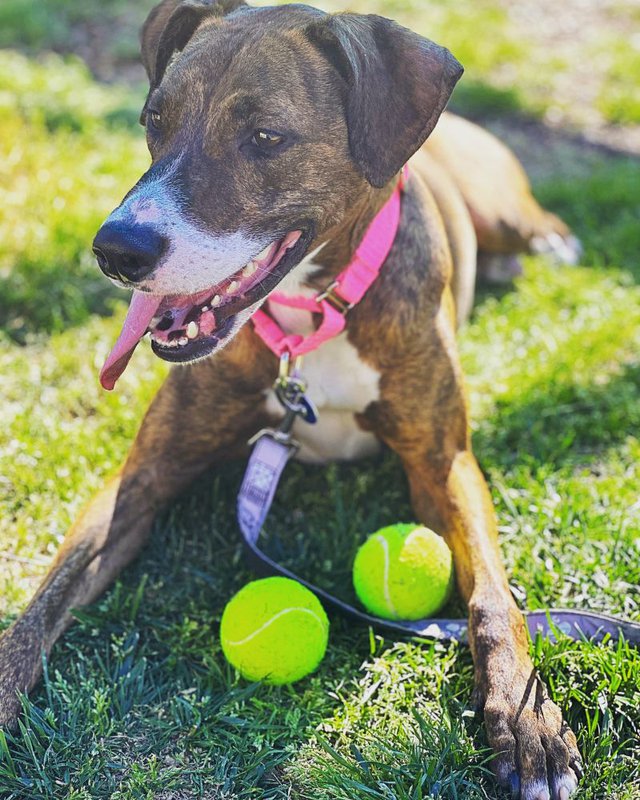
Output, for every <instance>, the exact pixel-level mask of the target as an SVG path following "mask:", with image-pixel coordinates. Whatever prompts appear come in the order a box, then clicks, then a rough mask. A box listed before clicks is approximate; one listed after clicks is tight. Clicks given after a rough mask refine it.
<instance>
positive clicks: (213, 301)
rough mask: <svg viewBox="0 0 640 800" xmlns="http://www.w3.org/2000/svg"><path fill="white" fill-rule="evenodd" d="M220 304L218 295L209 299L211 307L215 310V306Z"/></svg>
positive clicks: (220, 300) (220, 299)
mask: <svg viewBox="0 0 640 800" xmlns="http://www.w3.org/2000/svg"><path fill="white" fill-rule="evenodd" d="M221 302H222V298H221V297H220V295H219V294H217V295H215V296H214V297H212V298H211V306H212V307H213V308H215V307H216V306H219V305H220V303H221Z"/></svg>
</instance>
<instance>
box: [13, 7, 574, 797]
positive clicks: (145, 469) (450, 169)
mask: <svg viewBox="0 0 640 800" xmlns="http://www.w3.org/2000/svg"><path fill="white" fill-rule="evenodd" d="M141 45H142V59H143V62H144V65H145V68H146V71H147V74H148V77H149V83H150V88H149V94H148V97H147V99H146V102H145V104H144V109H143V112H142V119H141V121H142V123H143V124H144V125H145V128H146V135H147V141H148V145H149V149H150V152H151V156H152V164H151V166H150V168H149V170H148V171H147V172H146V173H145V174H144V175H143V176H142V178H141V179H140V181H139V182H138V183H137V184H136V185H135V186H134V187H133V188H132V189H131V191H130V192H129V193H128V194H127V195H126V197H125V198H124V200H123V201H122V203H121V204H120V206H118V208H117V209H116V210H115V211H113V213H112V214H111V215H110V216H109V218H108V219H107V220H106V221H105V223H104V224H103V225H102V227H101V228H100V230H99V231H98V233H97V235H96V238H95V241H94V250H95V254H96V257H97V261H98V265H99V267H100V268H101V269H102V271H103V272H104V273H105V274H106V275H107V276H108V277H109V278H111V279H112V280H113V281H114V282H115V283H116V284H118V285H120V286H125V287H126V288H128V289H133V299H132V302H131V307H130V310H129V313H128V315H127V318H126V320H125V323H124V326H123V331H122V334H121V336H120V338H119V339H118V342H117V343H116V346H115V347H114V350H113V351H112V353H111V354H110V355H109V357H108V359H107V362H106V364H105V367H104V368H103V370H102V373H101V381H102V384H103V386H105V387H106V388H108V389H111V388H113V386H114V385H115V383H116V381H117V379H118V378H119V376H120V375H121V373H122V372H123V370H124V369H125V368H126V366H127V363H128V361H129V359H130V358H131V355H132V353H133V351H134V349H135V347H136V345H137V344H138V341H139V340H140V339H141V338H142V336H143V335H144V334H145V332H147V331H149V332H150V334H151V346H152V348H153V350H154V352H155V353H156V354H157V355H158V356H159V357H160V358H163V359H165V360H166V361H170V362H174V363H177V364H187V363H190V366H189V367H187V368H176V369H174V370H172V371H171V372H170V374H169V376H168V378H167V379H166V381H165V383H164V385H163V386H162V388H161V389H160V391H159V393H158V394H157V396H156V397H155V399H154V401H153V402H152V404H151V406H150V408H149V410H148V412H147V414H146V417H145V419H144V421H143V423H142V426H141V428H140V431H139V433H138V435H137V437H136V439H135V442H134V443H133V446H132V448H131V451H130V453H129V455H128V458H127V460H126V463H125V464H124V465H123V467H122V468H121V470H120V472H119V473H118V474H117V476H116V477H114V478H113V479H112V480H111V482H110V483H108V485H107V486H106V487H105V488H104V489H103V490H102V491H101V492H100V493H99V494H98V495H97V496H96V497H95V498H94V499H93V500H92V502H91V503H90V504H89V505H88V507H87V508H86V510H85V511H84V512H83V514H82V515H81V516H80V518H79V519H78V520H77V521H76V523H75V524H74V525H73V527H72V528H71V530H70V532H69V533H68V535H67V537H66V539H65V541H64V543H63V545H62V547H61V549H60V551H59V553H58V555H57V557H56V559H55V561H54V563H53V565H52V567H51V570H50V572H49V573H48V575H47V576H46V578H45V580H44V581H43V583H42V585H41V586H40V588H39V589H38V591H37V593H36V595H35V596H34V598H33V600H32V601H31V602H30V604H29V605H28V607H27V608H26V610H25V611H24V613H23V614H22V615H21V616H20V617H19V618H18V619H17V620H16V621H15V622H14V624H13V625H12V626H11V627H10V628H9V629H8V630H7V631H5V633H4V634H3V636H2V639H1V640H0V722H2V723H4V724H11V723H12V722H13V721H14V720H15V718H16V716H17V713H18V709H19V703H18V699H17V696H16V692H17V690H23V691H25V690H28V689H30V688H31V687H32V686H33V685H34V684H35V683H36V681H37V680H38V678H39V676H40V673H41V653H42V652H43V651H44V652H46V653H48V652H49V651H50V649H51V647H52V645H53V643H54V642H55V641H56V639H57V638H58V637H59V636H60V635H61V634H62V632H63V631H64V630H65V629H66V628H67V626H68V625H69V624H70V623H71V621H72V616H71V610H72V609H73V608H74V607H80V606H83V605H86V604H88V603H90V602H92V601H93V600H94V599H95V598H96V597H98V596H99V595H100V594H101V593H102V592H103V590H104V589H105V588H106V587H107V586H108V585H109V584H110V583H111V582H112V581H113V579H114V577H115V576H116V575H117V574H118V572H120V570H122V568H123V567H124V566H125V565H126V564H128V563H129V562H130V561H131V560H132V559H133V558H134V557H135V556H136V554H137V553H138V552H139V550H140V549H141V547H142V546H143V544H144V542H145V541H146V539H147V536H148V534H149V531H150V528H151V524H152V521H153V518H154V515H155V514H156V512H157V511H158V509H159V508H161V507H162V506H163V505H165V504H166V503H167V502H168V501H170V500H171V499H172V498H174V497H175V496H176V495H177V494H178V493H179V492H181V491H182V490H183V489H184V488H185V487H187V486H188V485H189V483H190V482H191V481H192V480H193V479H194V478H195V477H196V476H197V475H199V474H200V473H201V472H202V471H203V470H205V469H207V468H210V467H212V466H214V465H221V464H224V463H225V462H226V461H228V460H229V459H233V458H239V457H243V456H246V454H247V451H248V447H247V440H248V439H249V438H250V436H251V435H252V434H254V433H255V432H256V431H258V430H260V429H261V428H264V427H267V426H270V425H273V424H276V423H277V422H278V420H279V419H280V418H281V415H282V411H281V410H280V408H279V407H278V406H277V405H276V404H274V402H273V398H272V394H271V392H270V387H271V386H272V383H273V380H274V377H275V376H276V374H277V369H278V361H277V358H276V357H275V355H273V353H271V352H270V351H269V349H268V348H267V347H266V346H265V344H264V343H263V342H262V341H261V339H260V338H259V337H258V336H257V335H256V331H255V330H254V327H253V323H250V322H249V321H250V319H251V317H252V316H253V315H254V314H255V312H256V311H257V310H258V309H259V308H260V307H262V310H263V311H267V312H268V313H269V314H271V315H272V316H273V318H274V319H275V320H276V321H277V323H278V324H279V325H280V326H281V328H282V329H283V330H285V331H288V332H293V333H300V334H306V333H309V332H310V331H311V332H312V331H313V330H314V328H315V327H316V326H317V324H318V319H317V315H314V314H312V313H311V312H309V311H304V310H300V309H295V308H294V309H290V308H287V307H284V306H278V307H277V308H276V307H275V306H271V305H270V304H269V301H268V298H269V296H270V295H271V293H272V292H273V291H274V290H275V289H276V287H277V288H278V291H279V292H280V293H281V294H285V295H286V294H289V295H295V294H306V295H308V296H313V295H315V294H317V293H318V292H321V291H322V290H323V289H326V287H327V286H328V285H330V284H331V283H332V281H333V280H334V278H335V277H336V275H338V273H339V272H340V271H341V270H342V269H343V268H344V267H345V265H346V264H348V263H349V261H350V259H351V257H352V255H353V253H354V251H355V250H356V248H357V247H358V244H359V243H360V242H361V240H362V238H363V236H364V234H365V231H366V230H367V228H368V226H369V225H370V223H371V222H372V220H373V219H374V218H376V216H377V214H378V213H379V212H380V210H381V209H382V208H383V207H384V206H385V204H386V203H387V202H388V200H389V198H390V196H391V195H392V193H393V192H394V191H395V189H396V186H397V184H398V179H399V174H400V172H401V170H402V168H403V165H405V164H406V163H407V162H408V163H409V173H408V178H407V179H406V181H404V186H403V190H402V199H401V212H400V221H399V227H398V230H397V233H396V236H395V239H394V241H393V244H392V246H391V251H390V253H389V254H388V257H387V258H386V260H385V262H384V264H383V266H382V269H381V270H380V274H379V276H378V278H377V279H376V280H375V281H374V282H373V284H372V285H371V286H370V288H369V289H368V291H367V292H366V293H365V295H364V297H363V298H362V300H361V301H360V302H359V303H357V304H356V305H355V306H354V307H353V308H350V309H347V308H346V307H343V308H341V309H340V310H341V312H344V316H345V322H346V328H345V330H344V331H343V332H342V333H340V334H339V335H338V336H336V337H335V338H333V339H331V340H330V341H327V342H326V343H325V344H323V345H322V346H321V347H320V348H319V349H318V350H316V351H314V352H313V353H310V354H309V355H308V356H307V357H306V364H305V370H304V371H305V374H306V376H307V378H308V379H309V381H310V395H311V397H312V398H313V397H314V396H315V400H316V402H317V405H318V406H319V407H320V418H319V422H318V424H317V425H315V426H304V425H300V427H295V433H296V437H297V438H298V439H299V440H300V442H301V445H302V446H301V450H300V457H301V458H303V459H306V460H308V461H312V462H318V463H322V462H326V461H327V460H330V459H345V458H349V459H351V458H357V457H360V456H364V455H368V454H370V453H372V452H374V451H375V450H376V448H377V447H378V446H379V445H380V444H381V443H384V444H386V445H387V446H388V447H390V448H391V449H392V450H394V451H395V452H396V453H397V454H398V455H399V457H400V459H401V462H402V464H403V466H404V469H405V471H406V475H407V479H408V482H409V487H410V493H411V500H412V504H413V509H414V511H415V514H416V517H417V518H418V519H419V520H421V521H422V522H424V523H425V524H427V525H429V526H431V527H433V528H435V529H436V530H438V531H440V532H441V533H442V535H443V536H444V537H445V539H446V541H447V542H448V544H449V546H450V548H451V550H452V551H453V555H454V560H455V569H456V575H457V583H458V588H459V591H460V594H461V596H462V597H463V599H464V600H465V602H466V603H467V605H468V611H469V641H470V646H471V651H472V654H473V660H474V667H475V695H476V697H477V699H478V702H479V705H480V707H481V708H482V709H483V711H484V720H485V725H486V732H487V737H488V740H489V743H490V745H491V747H492V748H493V751H494V756H493V761H492V764H493V769H494V772H495V775H496V777H497V780H498V781H499V783H500V784H501V785H502V786H505V787H506V788H508V789H510V790H511V792H512V793H513V795H514V796H516V797H520V798H522V800H545V798H546V799H547V800H548V799H549V798H553V800H566V798H567V797H569V796H570V795H571V794H572V793H573V791H574V790H575V788H576V786H577V782H578V779H579V776H580V755H579V752H578V749H577V745H576V739H575V736H574V734H573V733H572V731H571V730H570V729H569V727H568V726H567V725H566V724H565V722H564V721H563V719H562V715H561V712H560V710H559V709H558V708H557V706H556V705H555V704H554V703H553V702H552V701H551V700H550V699H549V698H548V696H547V694H546V692H545V690H544V687H543V686H542V684H541V683H540V681H539V679H538V678H537V676H536V673H535V670H534V667H533V664H532V661H531V658H530V655H529V649H528V638H527V633H526V629H525V623H524V621H523V617H522V614H521V613H520V611H519V610H518V608H517V607H516V605H515V602H514V600H513V598H512V595H511V592H510V590H509V585H508V581H507V576H506V574H505V570H504V567H503V565H502V562H501V558H500V552H499V548H498V538H497V530H496V520H495V516H494V510H493V505H492V501H491V497H490V494H489V491H488V488H487V485H486V483H485V479H484V477H483V475H482V473H481V471H480V469H479V467H478V464H477V462H476V460H475V458H474V456H473V454H472V450H471V444H470V437H469V427H468V420H467V408H466V403H465V396H464V384H463V377H462V373H461V369H460V364H459V360H458V354H457V350H456V336H455V333H456V327H457V326H458V325H459V324H460V323H462V322H463V321H464V320H465V319H466V318H467V317H468V315H469V313H470V310H471V306H472V303H473V294H474V286H475V282H476V270H477V265H478V264H479V263H485V264H486V263H491V264H493V265H496V264H497V265H498V266H499V265H500V264H502V265H505V264H506V265H507V267H509V265H512V264H513V263H514V259H516V258H517V256H518V254H519V253H523V252H532V251H541V250H547V251H549V252H551V253H556V254H558V255H559V256H560V257H561V258H564V259H565V260H566V259H567V258H569V259H571V258H572V257H573V255H575V252H576V240H575V239H573V238H572V235H571V232H570V231H569V229H568V228H567V227H566V225H565V224H564V223H563V222H562V221H561V220H560V219H558V218H557V217H556V216H554V215H553V214H551V213H549V212H547V211H545V210H544V209H542V208H541V207H540V206H539V205H538V203H537V202H536V201H535V200H534V198H533V197H532V195H531V192H530V187H529V183H528V181H527V178H526V176H525V174H524V171H523V169H522V167H521V166H520V164H519V163H518V161H517V160H516V158H515V156H513V154H512V153H511V152H510V151H509V150H508V149H507V148H506V147H505V146H504V145H503V144H501V143H500V142H498V141H497V140H496V139H495V138H494V137H493V136H491V135H490V134H489V133H487V132H486V131H483V130H482V129H480V128H479V127H477V126H475V125H473V124H472V123H470V122H467V121H465V120H463V119H461V118H459V117H456V116H454V115H452V114H450V113H448V112H444V108H445V105H446V103H447V101H448V99H449V96H450V94H451V92H452V90H453V88H454V86H455V84H456V82H457V81H458V79H459V78H460V76H461V74H462V68H461V66H460V64H459V63H458V62H457V61H456V59H455V58H454V57H453V56H452V55H451V54H450V53H449V52H448V51H447V50H446V49H444V48H442V47H440V46H438V45H436V44H435V43H433V42H431V41H429V40H427V39H424V38H422V37H420V36H418V35H417V34H415V33H412V32H411V31H409V30H407V29H405V28H403V27H401V26H399V25H397V24H396V23H394V22H391V21H389V20H387V19H384V18H382V17H378V16H368V15H354V14H338V15H329V14H325V13H324V12H321V11H318V10H316V9H313V8H310V7H307V6H302V5H290V6H280V7H269V8H266V7H265V8H252V7H250V6H248V5H246V4H245V3H244V2H242V0H217V1H216V0H213V1H212V2H207V1H206V0H163V1H162V2H161V3H160V4H159V5H158V6H157V7H156V8H155V9H154V10H153V11H152V12H151V14H150V15H149V17H148V19H147V21H146V22H145V24H144V27H143V30H142V35H141ZM430 134H431V135H430ZM247 323H249V324H247ZM314 392H315V395H314ZM167 464H170V465H171V466H170V468H166V465H167Z"/></svg>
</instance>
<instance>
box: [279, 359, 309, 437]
mask: <svg viewBox="0 0 640 800" xmlns="http://www.w3.org/2000/svg"><path fill="white" fill-rule="evenodd" d="M301 363H302V356H297V357H296V358H295V360H294V361H293V363H292V360H291V353H290V352H289V351H288V350H285V351H284V352H283V353H282V355H281V356H280V367H279V370H278V377H277V378H276V380H275V383H274V384H273V390H274V392H275V395H276V397H277V398H278V401H279V402H280V405H281V406H282V407H283V408H284V410H285V415H284V419H283V420H282V422H281V423H280V425H279V426H278V430H279V431H280V432H282V433H288V432H289V431H290V430H291V427H292V426H293V423H294V422H295V419H296V417H302V419H303V420H304V421H305V422H309V423H311V424H313V423H314V422H316V420H317V419H318V412H317V411H316V408H315V406H314V405H313V403H312V402H311V400H309V398H308V397H307V395H306V391H307V382H306V381H305V379H304V378H303V377H302V375H300V374H299V372H298V368H299V366H300V364H301Z"/></svg>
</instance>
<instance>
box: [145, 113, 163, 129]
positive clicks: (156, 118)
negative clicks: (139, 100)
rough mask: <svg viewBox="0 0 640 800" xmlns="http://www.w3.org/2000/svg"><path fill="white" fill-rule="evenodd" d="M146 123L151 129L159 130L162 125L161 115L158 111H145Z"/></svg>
mask: <svg viewBox="0 0 640 800" xmlns="http://www.w3.org/2000/svg"><path fill="white" fill-rule="evenodd" d="M147 125H148V127H149V128H151V130H153V131H159V130H160V128H161V127H162V115H161V114H160V112H159V111H147Z"/></svg>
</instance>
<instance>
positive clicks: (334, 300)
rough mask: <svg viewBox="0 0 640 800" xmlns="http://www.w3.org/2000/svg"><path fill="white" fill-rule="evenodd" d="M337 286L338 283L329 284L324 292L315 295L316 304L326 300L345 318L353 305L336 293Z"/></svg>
mask: <svg viewBox="0 0 640 800" xmlns="http://www.w3.org/2000/svg"><path fill="white" fill-rule="evenodd" d="M338 286H340V281H334V282H333V283H330V284H329V285H328V286H327V288H326V289H325V290H324V292H320V294H317V295H316V303H321V302H322V301H323V300H326V301H327V303H329V305H330V306H331V307H332V308H334V309H335V310H336V311H338V312H339V313H340V314H342V316H343V317H346V315H347V314H348V313H349V311H351V309H352V308H353V306H354V305H355V303H350V302H349V301H348V300H345V299H344V297H341V296H340V295H339V294H338V293H337V292H336V289H337V288H338Z"/></svg>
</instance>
